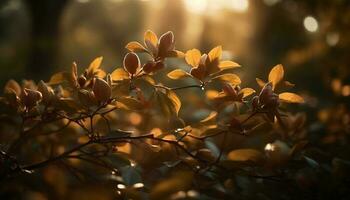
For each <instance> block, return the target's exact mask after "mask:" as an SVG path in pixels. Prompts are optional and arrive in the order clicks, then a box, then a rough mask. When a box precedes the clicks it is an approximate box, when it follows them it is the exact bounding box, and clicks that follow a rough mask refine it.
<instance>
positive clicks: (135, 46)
mask: <svg viewBox="0 0 350 200" xmlns="http://www.w3.org/2000/svg"><path fill="white" fill-rule="evenodd" d="M125 48H126V49H128V50H129V51H132V52H146V51H147V50H146V49H145V47H143V46H142V44H140V43H138V42H129V43H128V44H127V45H126V46H125Z"/></svg>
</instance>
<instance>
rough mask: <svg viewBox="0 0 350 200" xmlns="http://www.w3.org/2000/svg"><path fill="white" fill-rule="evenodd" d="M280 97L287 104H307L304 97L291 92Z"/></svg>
mask: <svg viewBox="0 0 350 200" xmlns="http://www.w3.org/2000/svg"><path fill="white" fill-rule="evenodd" d="M278 97H279V98H280V100H282V101H285V102H287V103H305V101H304V99H303V97H301V96H299V95H297V94H295V93H291V92H283V93H281V94H279V95H278Z"/></svg>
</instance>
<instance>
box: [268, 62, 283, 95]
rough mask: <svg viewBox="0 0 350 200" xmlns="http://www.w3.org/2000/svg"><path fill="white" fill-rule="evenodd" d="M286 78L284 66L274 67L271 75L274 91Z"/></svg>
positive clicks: (270, 80)
mask: <svg viewBox="0 0 350 200" xmlns="http://www.w3.org/2000/svg"><path fill="white" fill-rule="evenodd" d="M283 76H284V70H283V66H282V65H281V64H279V65H276V66H275V67H273V68H272V69H271V71H270V73H269V82H271V83H272V89H275V86H276V85H277V83H279V82H280V81H281V80H282V79H283Z"/></svg>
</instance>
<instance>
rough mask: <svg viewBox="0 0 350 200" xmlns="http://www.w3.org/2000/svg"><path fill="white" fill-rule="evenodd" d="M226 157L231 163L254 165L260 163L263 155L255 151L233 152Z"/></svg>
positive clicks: (239, 150) (241, 150) (240, 150)
mask: <svg viewBox="0 0 350 200" xmlns="http://www.w3.org/2000/svg"><path fill="white" fill-rule="evenodd" d="M227 157H228V159H229V160H232V161H237V162H254V163H260V162H261V161H263V159H264V156H263V154H262V153H261V152H260V151H257V150H255V149H237V150H233V151H231V152H230V153H229V154H228V155H227Z"/></svg>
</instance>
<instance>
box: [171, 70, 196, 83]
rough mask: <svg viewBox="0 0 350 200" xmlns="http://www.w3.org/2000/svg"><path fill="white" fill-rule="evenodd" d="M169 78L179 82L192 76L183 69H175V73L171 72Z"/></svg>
mask: <svg viewBox="0 0 350 200" xmlns="http://www.w3.org/2000/svg"><path fill="white" fill-rule="evenodd" d="M167 76H168V77H169V78H171V79H174V80H177V79H180V78H184V77H190V76H191V74H189V73H187V72H185V71H183V70H182V69H175V70H174V71H171V72H169V73H168V74H167Z"/></svg>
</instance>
